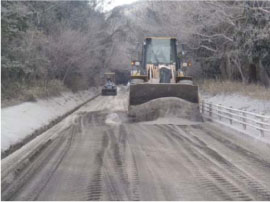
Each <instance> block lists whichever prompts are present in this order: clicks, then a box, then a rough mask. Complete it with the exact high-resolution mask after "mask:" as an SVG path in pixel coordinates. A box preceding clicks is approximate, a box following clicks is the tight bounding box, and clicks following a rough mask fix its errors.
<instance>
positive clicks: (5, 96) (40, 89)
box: [1, 80, 68, 108]
mask: <svg viewBox="0 0 270 202" xmlns="http://www.w3.org/2000/svg"><path fill="white" fill-rule="evenodd" d="M28 85H30V86H28ZM64 91H68V88H67V87H66V86H65V85H64V84H63V82H61V81H59V80H51V81H48V83H47V84H46V85H44V83H41V82H34V83H32V84H19V83H13V84H12V86H10V89H9V88H7V89H4V90H2V95H1V101H2V102H1V107H2V108H3V107H8V106H12V105H16V104H19V103H22V102H27V101H28V102H35V101H36V100H37V99H38V98H44V97H50V96H58V95H60V93H61V92H64Z"/></svg>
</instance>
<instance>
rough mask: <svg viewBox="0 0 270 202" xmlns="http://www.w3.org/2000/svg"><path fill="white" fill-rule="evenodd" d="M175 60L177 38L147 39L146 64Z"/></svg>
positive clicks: (173, 61)
mask: <svg viewBox="0 0 270 202" xmlns="http://www.w3.org/2000/svg"><path fill="white" fill-rule="evenodd" d="M175 62H176V40H175V39H155V38H148V39H146V64H172V63H175Z"/></svg>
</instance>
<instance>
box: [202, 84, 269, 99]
mask: <svg viewBox="0 0 270 202" xmlns="http://www.w3.org/2000/svg"><path fill="white" fill-rule="evenodd" d="M197 83H198V84H199V86H200V90H201V92H203V93H210V94H212V95H217V94H222V93H223V94H234V93H235V94H239V95H244V96H248V97H251V98H253V99H254V98H255V99H260V100H270V89H269V88H265V87H264V86H261V85H258V84H244V83H242V82H237V81H229V80H226V81H221V80H211V79H209V80H203V81H198V82H197Z"/></svg>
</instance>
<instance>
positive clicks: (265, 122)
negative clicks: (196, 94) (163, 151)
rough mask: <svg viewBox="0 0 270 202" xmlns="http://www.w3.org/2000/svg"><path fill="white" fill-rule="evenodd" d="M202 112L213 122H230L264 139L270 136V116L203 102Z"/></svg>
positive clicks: (201, 104) (201, 105)
mask: <svg viewBox="0 0 270 202" xmlns="http://www.w3.org/2000/svg"><path fill="white" fill-rule="evenodd" d="M200 110H201V113H202V114H203V115H206V116H207V117H208V118H210V119H212V120H219V121H221V122H222V121H225V120H227V121H229V123H230V125H233V124H234V125H236V124H237V126H238V128H239V126H242V130H245V131H247V130H248V129H253V130H257V131H259V132H260V135H261V136H262V137H264V136H265V134H269V135H270V116H265V115H263V114H256V113H252V112H248V111H244V110H239V109H234V108H232V107H225V106H223V105H220V104H213V103H211V102H206V101H204V100H202V101H201V102H200Z"/></svg>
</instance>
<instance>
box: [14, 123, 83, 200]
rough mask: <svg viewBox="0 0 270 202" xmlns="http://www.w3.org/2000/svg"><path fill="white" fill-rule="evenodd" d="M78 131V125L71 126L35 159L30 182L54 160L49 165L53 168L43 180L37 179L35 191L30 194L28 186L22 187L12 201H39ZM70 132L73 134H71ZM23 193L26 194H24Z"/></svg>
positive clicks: (46, 173) (46, 172) (43, 175)
mask: <svg viewBox="0 0 270 202" xmlns="http://www.w3.org/2000/svg"><path fill="white" fill-rule="evenodd" d="M77 129H78V126H77V125H71V126H69V127H68V128H66V129H65V130H63V131H62V132H61V134H60V135H59V137H58V138H56V139H55V140H54V141H53V143H52V144H51V145H50V146H49V147H48V148H47V149H46V150H45V151H43V153H42V155H41V156H40V158H38V159H35V161H34V163H33V164H32V165H31V167H30V168H29V169H30V170H31V172H32V174H31V179H29V180H28V181H30V180H33V179H35V176H36V175H37V174H39V173H38V171H39V170H40V169H41V168H42V166H44V163H46V164H47V163H48V161H50V160H52V161H53V163H50V164H48V165H52V166H50V167H48V168H47V170H45V173H43V174H42V177H41V178H37V179H38V182H37V183H36V186H34V187H32V189H33V190H32V191H31V192H29V191H28V189H26V187H25V186H28V184H25V185H24V186H21V190H19V191H16V194H14V195H13V196H12V198H13V199H10V200H17V199H19V200H38V198H39V196H40V194H41V193H42V191H43V190H44V189H45V187H46V185H47V184H48V183H49V181H50V180H51V179H52V176H53V175H54V173H55V172H56V170H57V169H58V167H59V165H60V164H61V162H62V161H63V159H64V158H65V156H66V153H67V151H68V150H69V149H70V146H71V144H72V141H73V136H74V134H75V132H76V130H77ZM70 130H71V132H69V131H70ZM66 134H68V136H66ZM51 156H54V157H55V158H53V159H50V158H51ZM30 186H31V185H30ZM23 192H25V193H24V194H22V193H23Z"/></svg>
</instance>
